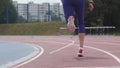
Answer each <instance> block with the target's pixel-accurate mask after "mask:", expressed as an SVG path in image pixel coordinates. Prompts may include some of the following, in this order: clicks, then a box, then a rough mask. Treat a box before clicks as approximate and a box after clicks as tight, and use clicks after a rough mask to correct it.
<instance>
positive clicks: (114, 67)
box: [65, 66, 120, 68]
mask: <svg viewBox="0 0 120 68" xmlns="http://www.w3.org/2000/svg"><path fill="white" fill-rule="evenodd" d="M65 68H120V67H119V66H118V67H117V66H111V67H109V66H107V67H65Z"/></svg>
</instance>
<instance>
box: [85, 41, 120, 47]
mask: <svg viewBox="0 0 120 68" xmlns="http://www.w3.org/2000/svg"><path fill="white" fill-rule="evenodd" d="M86 42H88V43H95V44H109V45H119V46H120V44H117V43H111V42H97V41H96V42H95V41H92V42H89V41H86Z"/></svg>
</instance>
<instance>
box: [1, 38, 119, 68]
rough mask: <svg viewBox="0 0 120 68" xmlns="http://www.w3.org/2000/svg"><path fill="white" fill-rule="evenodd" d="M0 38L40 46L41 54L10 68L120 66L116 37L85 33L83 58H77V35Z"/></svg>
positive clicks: (106, 67) (96, 67)
mask: <svg viewBox="0 0 120 68" xmlns="http://www.w3.org/2000/svg"><path fill="white" fill-rule="evenodd" d="M0 41H7V42H21V43H29V44H35V45H37V46H39V47H41V48H43V50H40V53H41V52H43V53H42V54H38V55H36V56H35V57H32V58H31V59H29V60H26V61H24V62H22V63H19V64H16V65H14V66H12V68H120V37H119V36H86V39H85V53H84V57H77V51H78V45H79V41H78V37H77V36H75V37H73V38H70V36H0ZM33 46H34V45H33Z"/></svg>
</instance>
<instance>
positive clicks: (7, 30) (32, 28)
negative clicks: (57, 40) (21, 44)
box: [0, 22, 69, 35]
mask: <svg viewBox="0 0 120 68" xmlns="http://www.w3.org/2000/svg"><path fill="white" fill-rule="evenodd" d="M60 27H65V23H64V22H44V23H22V24H1V25H0V35H61V34H69V32H67V30H62V31H61V30H60V29H59V28H60Z"/></svg>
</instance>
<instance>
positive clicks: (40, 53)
mask: <svg viewBox="0 0 120 68" xmlns="http://www.w3.org/2000/svg"><path fill="white" fill-rule="evenodd" d="M36 47H38V48H40V50H41V52H39V54H38V55H37V56H35V57H33V58H31V59H30V60H27V61H25V62H23V63H21V64H18V65H16V66H14V67H12V68H18V67H20V66H23V65H25V64H27V63H30V62H32V61H34V60H35V59H37V58H38V57H40V56H41V55H42V54H43V53H44V49H43V48H42V47H40V46H36Z"/></svg>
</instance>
